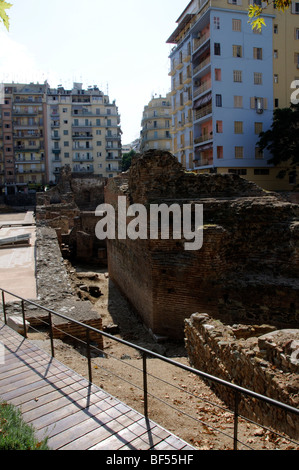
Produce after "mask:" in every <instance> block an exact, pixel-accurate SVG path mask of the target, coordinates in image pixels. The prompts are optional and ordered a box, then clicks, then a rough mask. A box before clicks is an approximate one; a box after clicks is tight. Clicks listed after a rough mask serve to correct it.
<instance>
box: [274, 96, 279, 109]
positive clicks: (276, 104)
mask: <svg viewBox="0 0 299 470" xmlns="http://www.w3.org/2000/svg"><path fill="white" fill-rule="evenodd" d="M274 107H275V108H278V107H279V100H278V98H275V99H274Z"/></svg>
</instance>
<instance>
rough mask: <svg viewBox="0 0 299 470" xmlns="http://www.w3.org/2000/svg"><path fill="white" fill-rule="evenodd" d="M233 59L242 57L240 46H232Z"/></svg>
mask: <svg viewBox="0 0 299 470" xmlns="http://www.w3.org/2000/svg"><path fill="white" fill-rule="evenodd" d="M233 57H242V46H238V45H233Z"/></svg>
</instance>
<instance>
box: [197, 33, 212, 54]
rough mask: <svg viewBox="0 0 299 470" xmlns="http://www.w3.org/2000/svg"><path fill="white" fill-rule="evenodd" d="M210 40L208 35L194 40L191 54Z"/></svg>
mask: <svg viewBox="0 0 299 470" xmlns="http://www.w3.org/2000/svg"><path fill="white" fill-rule="evenodd" d="M209 38H210V34H209V33H206V34H203V35H202V36H201V37H200V38H198V39H194V41H193V54H195V52H197V51H198V49H199V48H200V47H201V46H202V45H203V44H204V43H205V42H206V41H207V40H208V39H209Z"/></svg>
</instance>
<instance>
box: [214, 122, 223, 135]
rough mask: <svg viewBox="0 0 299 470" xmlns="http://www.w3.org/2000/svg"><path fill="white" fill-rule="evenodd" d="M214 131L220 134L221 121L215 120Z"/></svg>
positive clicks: (221, 129) (221, 130)
mask: <svg viewBox="0 0 299 470" xmlns="http://www.w3.org/2000/svg"><path fill="white" fill-rule="evenodd" d="M216 132H217V134H222V132H223V124H222V121H216Z"/></svg>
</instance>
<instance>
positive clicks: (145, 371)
mask: <svg viewBox="0 0 299 470" xmlns="http://www.w3.org/2000/svg"><path fill="white" fill-rule="evenodd" d="M142 361H143V399H144V400H143V401H144V416H145V418H148V403H147V370H146V353H145V352H144V353H143V355H142Z"/></svg>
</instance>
